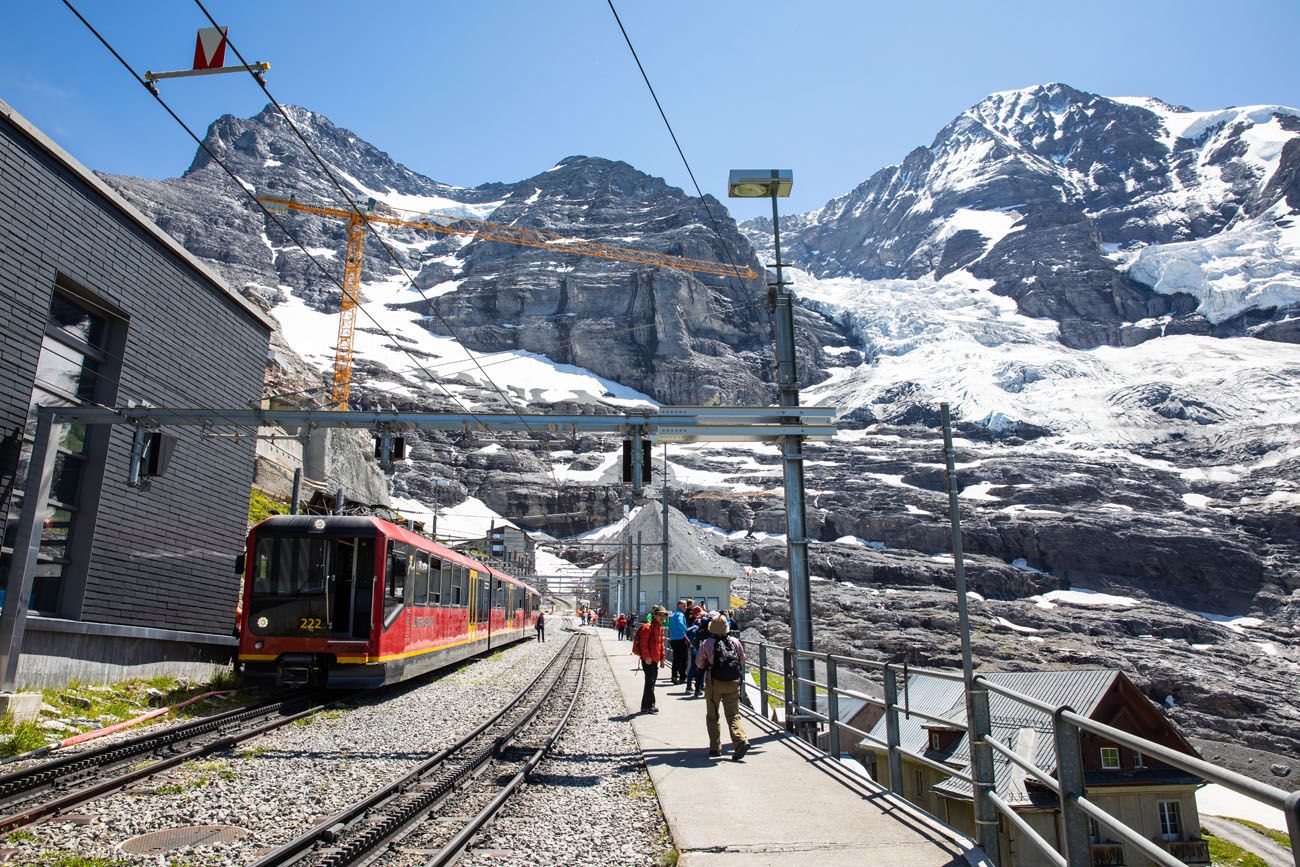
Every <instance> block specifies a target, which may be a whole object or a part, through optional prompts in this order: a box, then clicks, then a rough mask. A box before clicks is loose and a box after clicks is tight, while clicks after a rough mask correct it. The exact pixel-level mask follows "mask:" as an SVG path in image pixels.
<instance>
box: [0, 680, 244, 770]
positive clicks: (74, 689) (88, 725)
mask: <svg viewBox="0 0 1300 867" xmlns="http://www.w3.org/2000/svg"><path fill="white" fill-rule="evenodd" d="M241 680H242V678H241V676H240V675H237V674H234V673H233V672H232V671H231V670H230V669H222V670H220V671H218V672H217V673H216V674H214V675H213V676H212V678H211V679H210V680H208V681H201V682H200V681H189V680H180V679H178V678H176V677H173V676H170V675H163V676H159V677H140V678H133V679H131V680H123V681H119V682H117V683H111V684H103V683H83V682H81V681H78V680H71V681H69V682H68V684H67V685H66V686H63V687H59V688H56V689H45V690H42V691H41V699H42V700H43V701H44V702H45V704H46V705H48V706H49V707H50V708H53V711H52V713H53V714H54V715H56V716H57V717H58V718H60V719H63V720H65V721H70V722H69V724H70V725H71V727H72V732H78V733H79V732H86V731H91V730H93V729H98V728H101V727H103V726H109V725H113V724H114V723H119V722H122V721H124V720H128V719H134V718H135V717H138V716H140V715H142V714H144V713H147V712H148V711H150V710H153V709H155V708H159V707H168V706H171V705H176V704H180V703H181V702H184V701H186V700H187V699H190V698H194V697H195V696H198V695H202V694H203V693H206V692H217V691H221V690H227V691H231V692H232V694H231V695H227V696H224V697H220V698H215V699H212V700H210V701H201V702H195V703H194V704H192V705H189V706H187V707H183V708H180V709H179V710H176V711H173V712H172V714H171V716H172V717H173V718H179V719H186V718H192V717H198V716H206V715H207V714H210V713H211V712H212V711H213V710H214V709H224V708H227V707H233V706H236V705H241V704H247V703H248V702H250V701H252V700H254V699H255V698H256V696H257V693H255V692H253V691H251V690H244V689H240V686H241ZM46 713H50V711H47V712H46ZM164 719H165V718H164ZM2 727H3V721H0V728H2ZM72 732H65V733H63V734H70V733H72ZM61 736H62V735H61ZM42 743H43V741H42ZM40 745H41V744H37V746H40ZM2 752H3V745H2V744H0V753H2ZM19 752H21V750H19ZM10 755H12V753H11V754H10Z"/></svg>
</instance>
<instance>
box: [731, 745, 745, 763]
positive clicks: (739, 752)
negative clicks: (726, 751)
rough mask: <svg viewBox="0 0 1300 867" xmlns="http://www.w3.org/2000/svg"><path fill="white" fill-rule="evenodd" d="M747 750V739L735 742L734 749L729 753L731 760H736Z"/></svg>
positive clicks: (741, 757)
mask: <svg viewBox="0 0 1300 867" xmlns="http://www.w3.org/2000/svg"><path fill="white" fill-rule="evenodd" d="M747 752H749V741H741V742H740V743H738V744H736V749H735V751H734V752H732V754H731V760H732V761H733V762H738V761H740V760H741V759H743V758H744V757H745V753H747Z"/></svg>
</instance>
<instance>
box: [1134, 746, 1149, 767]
mask: <svg viewBox="0 0 1300 867" xmlns="http://www.w3.org/2000/svg"><path fill="white" fill-rule="evenodd" d="M1146 766H1147V760H1146V757H1144V756H1143V755H1142V751H1141V750H1134V751H1133V767H1135V768H1145V767H1146Z"/></svg>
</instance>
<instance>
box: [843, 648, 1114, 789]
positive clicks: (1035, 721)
mask: <svg viewBox="0 0 1300 867" xmlns="http://www.w3.org/2000/svg"><path fill="white" fill-rule="evenodd" d="M1118 676H1119V672H1118V671H1114V670H1108V669H1069V670H1064V671H999V672H990V673H988V674H985V675H984V677H986V678H987V679H988V680H989V681H990V682H992V683H996V684H998V685H999V686H1005V687H1008V688H1010V689H1014V690H1016V691H1017V692H1020V693H1023V694H1025V695H1028V696H1031V697H1032V698H1036V699H1038V700H1039V701H1042V702H1045V703H1047V704H1049V705H1052V706H1053V707H1060V706H1062V705H1068V706H1069V707H1071V708H1073V709H1074V711H1075V712H1076V713H1078V714H1080V715H1081V716H1091V715H1092V713H1093V711H1095V710H1096V708H1097V704H1098V703H1099V702H1100V701H1101V699H1102V697H1103V696H1105V695H1106V693H1107V692H1108V691H1109V690H1110V688H1111V686H1112V685H1113V684H1114V683H1115V679H1116V678H1117V677H1118ZM906 689H907V702H908V706H909V707H910V708H911V709H912V710H916V711H919V712H921V713H927V714H930V715H932V716H937V717H941V718H944V719H948V720H951V721H952V722H953V723H955V724H956V725H958V726H964V725H965V724H966V696H965V692H964V691H963V687H962V683H961V681H951V680H941V679H939V678H935V677H929V676H926V675H916V674H914V675H912V676H910V677H909V678H908V679H907V686H906ZM903 698H904V696H903V695H900V696H899V700H900V701H901V700H903ZM989 715H990V717H991V718H992V720H991V721H992V728H993V737H994V738H996V739H997V740H998V741H999V742H1001V743H1003V744H1005V745H1006V746H1007V747H1009V748H1010V749H1012V750H1014V751H1015V752H1016V754H1017V755H1019V756H1021V757H1022V758H1024V759H1026V760H1030V761H1032V762H1033V764H1035V765H1036V766H1037V767H1039V768H1041V769H1043V770H1044V771H1046V772H1048V773H1049V774H1050V773H1054V772H1055V770H1056V745H1055V741H1054V740H1053V737H1052V718H1051V717H1050V716H1049V715H1048V714H1046V713H1044V712H1042V711H1039V710H1036V709H1034V708H1031V707H1027V706H1025V705H1023V704H1020V703H1019V702H1017V701H1014V700H1013V699H1010V698H1006V697H1004V696H1001V695H998V694H997V693H994V692H990V693H989ZM898 723H899V739H900V744H901V745H902V746H903V747H904V748H905V749H908V750H911V751H912V752H915V753H920V754H922V755H924V756H926V757H927V758H930V759H933V760H935V761H940V762H943V763H945V764H949V765H951V766H952V767H953V768H954V769H958V770H962V771H965V772H967V773H969V770H970V747H969V740H968V736H967V735H966V734H965V732H963V733H962V734H961V736H960V737H958V738H957V739H955V741H954V742H953V743H952V744H951V745H949V747H948V748H947V749H945V750H931V749H930V732H929V731H928V729H927V726H928V727H930V728H933V727H935V724H934V723H932V722H931V721H929V720H926V719H922V718H921V717H918V716H911V717H908V716H907V715H906V714H900V715H899V719H898ZM871 734H872V735H873V736H874V737H877V738H880V739H881V740H882V741H883V740H885V719H884V718H883V717H882V718H881V719H880V721H879V722H877V723H876V725H875V726H874V727H873V728H872V730H871ZM862 746H864V747H867V748H870V749H876V748H877V745H875V744H873V743H872V742H870V741H866V740H864V741H863V742H862ZM993 775H994V780H995V781H996V783H997V787H996V788H997V793H998V795H1000V796H1001V797H1002V798H1003V800H1005V801H1006V802H1007V803H1008V804H1011V805H1012V806H1017V805H1019V806H1032V805H1035V804H1037V803H1039V802H1040V801H1043V800H1044V797H1043V796H1044V793H1045V794H1046V796H1047V798H1046V800H1047V801H1048V802H1050V803H1055V801H1056V797H1055V795H1052V794H1051V793H1050V792H1048V791H1047V790H1046V789H1043V788H1041V787H1037V786H1035V787H1032V788H1029V789H1027V788H1026V786H1025V778H1026V776H1027V775H1026V774H1025V772H1024V771H1022V770H1021V769H1019V768H1016V767H1014V766H1013V765H1012V764H1011V761H1010V760H1009V759H1007V758H1004V757H1003V756H1001V755H999V754H998V753H996V752H995V753H994V754H993ZM934 790H935V791H936V792H938V793H939V794H942V795H946V796H948V797H952V798H962V799H970V798H971V797H972V792H971V786H970V784H969V783H967V782H965V781H963V780H959V779H957V778H956V777H951V778H949V779H948V780H946V781H944V782H942V783H940V784H938V785H937V786H935V787H934Z"/></svg>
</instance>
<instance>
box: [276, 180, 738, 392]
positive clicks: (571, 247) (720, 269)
mask: <svg viewBox="0 0 1300 867" xmlns="http://www.w3.org/2000/svg"><path fill="white" fill-rule="evenodd" d="M257 200H258V201H259V202H261V203H262V204H263V205H265V206H266V209H267V210H268V211H272V212H274V213H287V212H289V211H300V212H302V213H307V214H316V215H318V216H324V217H337V218H339V219H343V220H347V221H348V244H347V254H346V256H345V257H344V260H343V298H342V301H341V302H340V304H339V333H338V343H337V344H336V348H335V350H334V381H333V386H332V388H331V390H330V401H331V403H333V404H334V406H335V407H336V408H337V409H340V410H345V409H347V406H348V394H349V392H350V391H351V386H352V350H353V343H354V339H355V336H356V317H357V307H358V306H359V305H360V303H361V297H360V293H361V266H362V253H363V251H364V249H365V241H366V229H367V227H368V225H370V224H379V225H385V226H395V227H398V228H403V229H415V230H418V231H422V232H437V233H439V234H443V235H460V236H468V237H471V238H482V239H484V240H488V241H500V242H502V243H505V244H516V245H518V246H522V247H533V248H536V249H541V250H551V251H554V252H557V253H572V254H574V255H578V256H594V257H597V258H601V259H612V260H615V261H619V262H629V263H632V264H636V265H650V266H653V267H656V268H675V269H677V270H680V271H694V272H697V273H702V274H715V275H719V276H724V277H739V278H741V279H744V280H750V279H753V278H755V277H757V276H758V274H757V272H755V271H754V269H752V268H749V267H747V266H740V265H723V264H722V263H720V262H712V261H709V260H708V259H692V258H689V257H687V256H673V255H670V254H667V253H656V252H653V251H651V250H638V249H637V248H635V247H620V246H617V245H614V244H598V243H596V242H594V241H586V240H583V239H581V238H573V237H569V236H566V235H561V234H559V233H558V232H547V231H543V230H541V229H532V228H528V227H526V226H508V225H505V224H504V223H490V222H488V221H486V220H472V219H468V218H464V217H451V216H448V215H446V214H433V213H417V212H413V211H403V210H401V209H399V208H393V207H390V206H388V205H385V204H383V203H382V202H376V201H375V200H374V199H370V200H369V201H368V202H367V205H366V211H365V212H364V213H363V212H361V211H358V210H354V209H352V208H341V207H335V206H331V205H309V204H305V203H303V202H299V201H297V200H296V199H293V198H288V199H283V198H279V197H276V196H259V197H258V199H257ZM403 215H406V216H403Z"/></svg>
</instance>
